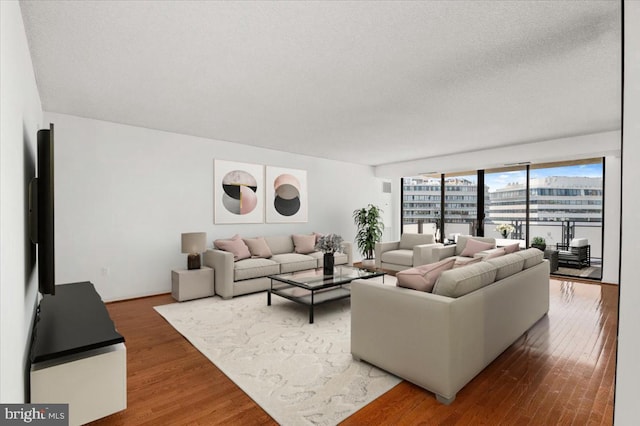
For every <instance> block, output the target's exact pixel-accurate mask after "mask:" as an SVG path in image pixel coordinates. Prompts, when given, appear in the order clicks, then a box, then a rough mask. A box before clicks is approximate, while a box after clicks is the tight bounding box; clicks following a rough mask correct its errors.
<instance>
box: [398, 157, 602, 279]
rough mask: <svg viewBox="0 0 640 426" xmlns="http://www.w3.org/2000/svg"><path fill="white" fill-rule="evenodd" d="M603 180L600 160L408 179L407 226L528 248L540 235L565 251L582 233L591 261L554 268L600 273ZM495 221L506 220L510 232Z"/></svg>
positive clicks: (405, 185)
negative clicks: (506, 241)
mask: <svg viewBox="0 0 640 426" xmlns="http://www.w3.org/2000/svg"><path fill="white" fill-rule="evenodd" d="M527 176H528V178H527ZM479 179H480V184H479V183H478V182H479ZM603 180H604V163H603V160H602V159H601V158H596V159H587V160H579V161H568V162H556V163H546V164H536V165H519V166H514V167H508V168H500V169H488V170H480V171H477V172H465V173H456V174H444V175H425V176H414V177H405V178H403V180H402V182H403V184H402V185H403V186H402V190H403V198H402V227H403V228H402V229H403V232H423V233H430V232H433V233H436V235H437V236H438V238H439V237H440V233H441V231H444V232H443V233H442V238H450V237H451V236H453V235H455V234H471V235H484V236H489V237H494V238H496V239H505V238H506V239H513V240H518V241H520V242H521V245H522V246H523V247H525V246H529V245H530V242H531V240H532V239H533V238H534V237H539V238H544V240H545V242H546V244H547V247H549V248H553V249H557V250H565V251H567V250H569V251H571V250H573V249H572V248H571V247H570V246H571V244H572V242H574V241H575V240H574V239H581V243H582V244H586V245H588V247H589V262H588V264H565V265H561V267H560V269H559V270H558V271H556V272H557V273H559V274H565V275H572V276H581V277H585V278H591V279H600V278H601V276H602V272H601V264H602V259H601V258H602V232H603V229H602V223H603V217H602V214H603V200H604V194H603V188H604V182H603ZM443 183H444V188H443V186H442V184H443ZM443 194H444V199H443V198H442V195H443ZM498 225H501V228H504V226H503V225H508V226H507V228H508V229H509V232H508V233H507V235H506V236H504V235H502V234H501V233H500V232H499V229H498ZM439 239H440V238H439Z"/></svg>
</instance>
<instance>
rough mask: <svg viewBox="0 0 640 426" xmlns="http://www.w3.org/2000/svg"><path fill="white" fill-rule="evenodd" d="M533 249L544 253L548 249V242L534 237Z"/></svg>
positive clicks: (532, 241)
mask: <svg viewBox="0 0 640 426" xmlns="http://www.w3.org/2000/svg"><path fill="white" fill-rule="evenodd" d="M531 247H533V248H537V249H539V250H542V251H544V249H546V248H547V241H546V240H545V239H544V238H542V237H533V239H532V240H531Z"/></svg>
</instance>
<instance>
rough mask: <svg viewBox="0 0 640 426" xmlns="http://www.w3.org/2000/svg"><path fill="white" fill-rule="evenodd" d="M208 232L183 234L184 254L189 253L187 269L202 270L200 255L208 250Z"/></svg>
mask: <svg viewBox="0 0 640 426" xmlns="http://www.w3.org/2000/svg"><path fill="white" fill-rule="evenodd" d="M206 246H207V233H206V232H187V233H185V234H182V253H189V256H188V257H187V269H200V253H202V252H203V251H205V249H206V248H207V247H206Z"/></svg>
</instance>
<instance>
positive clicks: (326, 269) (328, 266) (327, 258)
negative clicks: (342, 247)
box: [322, 253, 336, 275]
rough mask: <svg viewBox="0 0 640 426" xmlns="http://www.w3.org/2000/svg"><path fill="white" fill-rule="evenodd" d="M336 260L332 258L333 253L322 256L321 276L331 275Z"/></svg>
mask: <svg viewBox="0 0 640 426" xmlns="http://www.w3.org/2000/svg"><path fill="white" fill-rule="evenodd" d="M335 261H336V258H335V257H334V256H333V253H325V254H324V265H323V272H322V273H323V274H324V275H333V266H334V265H335Z"/></svg>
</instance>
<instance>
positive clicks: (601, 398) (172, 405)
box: [92, 280, 618, 425]
mask: <svg viewBox="0 0 640 426" xmlns="http://www.w3.org/2000/svg"><path fill="white" fill-rule="evenodd" d="M550 286H551V308H550V311H549V314H548V316H546V317H544V318H543V319H542V320H540V321H539V322H538V323H537V324H536V325H535V326H534V327H533V328H532V329H531V330H529V331H528V332H527V333H526V334H525V335H524V336H522V337H521V338H520V339H519V340H518V341H517V342H515V343H514V344H513V345H512V346H511V347H510V348H509V349H507V350H506V351H505V352H504V353H503V354H502V355H501V356H500V357H498V358H497V359H496V360H495V361H494V362H493V363H492V364H491V365H489V366H488V367H487V368H486V369H485V370H484V371H483V372H482V373H480V374H479V375H478V376H476V378H475V379H473V380H472V381H471V382H470V383H469V384H468V385H467V386H465V387H464V388H463V389H462V390H461V391H460V392H459V393H458V396H457V398H456V400H455V401H454V403H453V404H451V405H450V406H445V405H441V404H439V403H437V402H436V400H435V397H434V395H433V394H432V393H430V392H428V391H426V390H424V389H421V388H419V387H417V386H414V385H412V384H410V383H408V382H402V383H400V384H399V385H398V386H396V387H395V388H393V389H392V390H390V391H389V392H387V393H386V394H384V395H382V396H381V397H380V398H378V399H377V400H375V401H374V402H373V403H371V404H369V405H368V406H366V407H364V408H363V409H361V410H360V411H358V412H356V413H355V414H354V415H352V416H351V417H349V418H348V419H347V420H346V421H344V422H343V424H344V425H377V424H381V425H382V424H383V425H391V424H393V425H414V424H428V425H498V424H505V425H527V424H530V425H611V424H613V391H614V374H615V360H616V354H615V348H616V328H617V324H616V322H617V310H618V287H617V286H612V285H606V284H602V285H601V284H587V283H579V282H571V281H559V280H551V282H550ZM172 302H173V299H172V298H171V297H170V296H169V295H161V296H154V297H148V298H143V299H136V300H131V301H124V302H116V303H110V304H108V305H107V307H108V309H109V312H110V314H111V316H112V318H113V320H114V322H115V324H116V327H117V328H118V330H119V331H120V333H122V334H123V335H124V336H125V339H126V345H127V362H128V365H127V369H128V408H127V409H126V410H125V411H123V412H120V413H116V414H114V415H111V416H109V417H106V418H104V419H100V420H98V421H96V422H94V423H92V424H96V425H147V424H148V425H160V424H162V425H187V424H202V425H216V424H242V425H256V424H269V425H270V424H276V423H275V422H274V421H273V419H271V417H269V415H268V414H267V413H266V412H265V411H264V410H262V409H261V408H260V407H259V406H258V405H257V404H255V403H254V402H253V401H252V400H251V399H250V398H249V397H248V396H247V395H246V394H245V393H244V392H242V391H241V390H240V389H239V388H238V387H237V386H236V385H235V384H234V383H233V382H231V381H230V380H229V379H228V378H227V377H226V376H225V375H224V374H222V372H220V370H218V369H217V368H216V367H215V366H214V365H213V364H212V363H211V362H210V361H209V360H208V359H207V358H205V357H204V356H203V355H201V354H200V352H198V351H197V350H196V349H195V348H194V347H193V346H191V344H190V343H188V342H187V340H185V339H184V338H183V337H182V336H181V335H180V334H179V333H178V332H177V331H175V330H174V329H173V328H172V327H171V326H170V325H169V324H168V323H167V322H166V321H165V320H164V319H163V318H162V317H160V315H158V314H157V313H156V312H155V311H154V310H153V309H152V307H153V306H157V305H162V304H167V303H172ZM256 320H258V319H256Z"/></svg>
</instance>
